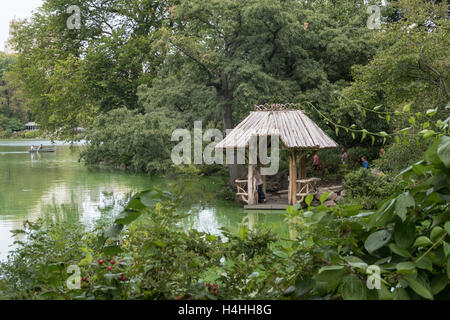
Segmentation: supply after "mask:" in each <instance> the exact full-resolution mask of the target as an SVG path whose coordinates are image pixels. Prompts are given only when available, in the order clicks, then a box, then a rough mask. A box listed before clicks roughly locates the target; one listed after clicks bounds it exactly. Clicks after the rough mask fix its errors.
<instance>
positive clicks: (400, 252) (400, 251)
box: [388, 243, 411, 258]
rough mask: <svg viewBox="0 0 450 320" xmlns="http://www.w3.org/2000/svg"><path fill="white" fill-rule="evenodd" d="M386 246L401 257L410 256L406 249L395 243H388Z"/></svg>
mask: <svg viewBox="0 0 450 320" xmlns="http://www.w3.org/2000/svg"><path fill="white" fill-rule="evenodd" d="M388 247H389V249H391V251H392V252H393V253H395V254H398V255H399V256H401V257H404V258H410V257H411V254H410V253H409V252H408V250H406V249H404V248H401V247H399V246H398V245H396V244H395V243H390V244H389V246H388Z"/></svg>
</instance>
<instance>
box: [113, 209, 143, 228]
mask: <svg viewBox="0 0 450 320" xmlns="http://www.w3.org/2000/svg"><path fill="white" fill-rule="evenodd" d="M142 208H144V206H142ZM141 215H142V211H130V210H125V211H123V212H122V213H121V214H119V215H118V216H117V218H116V220H115V223H117V224H121V225H124V226H126V225H128V224H130V223H131V222H133V221H134V220H136V219H137V218H139V217H140V216H141Z"/></svg>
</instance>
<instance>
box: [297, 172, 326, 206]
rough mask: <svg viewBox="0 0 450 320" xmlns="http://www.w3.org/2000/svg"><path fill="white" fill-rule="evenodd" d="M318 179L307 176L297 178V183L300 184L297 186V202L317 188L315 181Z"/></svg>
mask: <svg viewBox="0 0 450 320" xmlns="http://www.w3.org/2000/svg"><path fill="white" fill-rule="evenodd" d="M319 181H320V178H309V179H301V180H297V184H300V186H298V185H297V187H298V192H297V197H299V198H300V199H299V200H298V202H299V203H301V202H303V200H305V198H306V197H307V196H308V195H310V194H311V193H313V194H314V193H315V192H316V189H317V183H318V182H319Z"/></svg>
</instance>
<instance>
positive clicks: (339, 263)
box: [294, 136, 450, 300]
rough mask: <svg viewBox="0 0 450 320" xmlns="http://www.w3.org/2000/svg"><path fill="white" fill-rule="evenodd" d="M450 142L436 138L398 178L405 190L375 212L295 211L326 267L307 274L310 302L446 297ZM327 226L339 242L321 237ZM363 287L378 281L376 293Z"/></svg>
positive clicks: (344, 209) (449, 292) (449, 291)
mask: <svg viewBox="0 0 450 320" xmlns="http://www.w3.org/2000/svg"><path fill="white" fill-rule="evenodd" d="M449 141H450V138H449V137H448V136H443V137H441V138H440V139H437V140H436V141H435V143H434V144H433V145H432V146H431V147H430V148H429V149H428V150H427V152H426V153H425V160H422V161H420V162H418V163H416V164H414V165H412V166H410V167H409V168H408V169H406V170H405V171H404V172H403V173H402V176H403V178H404V179H405V180H406V181H407V182H408V183H409V184H410V186H409V187H408V188H407V190H406V191H405V192H397V193H395V194H394V195H393V196H391V197H389V198H388V199H386V200H385V201H383V202H382V203H380V205H379V206H378V209H377V210H376V211H375V212H368V213H365V214H363V213H361V214H358V215H355V214H356V213H357V212H358V210H356V212H355V211H353V212H351V211H350V210H349V209H350V207H340V208H339V207H338V208H336V209H333V210H332V211H329V212H327V211H326V210H325V211H324V210H323V209H321V210H318V209H317V208H316V209H311V208H308V211H306V212H304V213H301V212H297V213H294V216H298V217H302V219H303V221H305V222H308V221H309V224H310V230H311V231H310V232H311V233H312V234H317V233H320V237H319V239H317V240H315V239H314V238H313V239H312V241H311V245H312V247H313V248H316V251H315V252H316V255H317V256H318V258H319V259H320V260H321V261H324V262H326V263H327V265H326V266H323V267H321V268H320V269H319V270H318V271H317V273H316V274H315V275H314V276H313V281H314V282H313V285H312V286H311V288H310V289H309V294H310V295H311V296H314V295H319V296H321V297H324V298H331V299H336V298H343V299H380V300H385V299H390V300H392V299H396V300H398V299H401V300H405V299H422V298H424V299H448V298H449V297H450V296H449V295H450V286H449V276H450V275H449V274H448V265H449V256H448V255H449V254H450V246H449V245H448V239H450V238H449V237H450V236H449V234H450V233H449V231H450V210H449V201H450V198H449V197H448V194H450V184H449V181H450V180H449V179H448V177H449V176H450V171H449V169H450V166H449V164H448V163H447V162H446V160H447V156H448V154H449V152H450V146H449V143H448V142H449ZM438 150H440V152H439V151H438ZM330 226H335V227H336V231H337V232H336V233H337V236H334V237H330V238H329V237H324V236H323V235H322V234H323V232H324V230H326V229H327V228H329V227H330ZM339 234H340V237H339ZM325 239H326V240H325ZM316 241H317V242H316ZM321 241H322V242H321ZM324 241H326V243H327V245H326V246H324V245H323V244H322V243H323V242H324ZM374 270H378V271H379V273H376V272H375V273H374ZM368 282H370V283H371V284H372V285H374V284H375V283H378V284H377V286H378V285H379V286H378V287H377V288H376V289H377V290H375V289H373V288H372V287H371V286H369V285H366V283H368Z"/></svg>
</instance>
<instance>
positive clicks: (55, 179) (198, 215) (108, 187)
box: [0, 140, 289, 259]
mask: <svg viewBox="0 0 450 320" xmlns="http://www.w3.org/2000/svg"><path fill="white" fill-rule="evenodd" d="M41 143H42V144H44V145H49V144H50V142H49V141H36V140H34V141H26V140H17V141H14V140H0V259H4V258H5V257H6V255H7V253H8V251H9V250H11V248H12V244H13V238H12V234H11V232H10V230H13V229H18V228H22V226H23V223H24V221H26V220H27V219H28V220H30V221H35V220H36V219H38V218H39V217H47V218H52V219H53V220H56V221H58V219H66V220H73V221H81V222H82V223H84V224H86V225H89V224H92V223H93V222H95V221H96V220H97V219H100V218H102V217H104V216H105V215H109V216H113V215H116V214H118V213H119V212H120V211H121V209H122V208H123V206H124V204H125V203H126V200H127V199H129V197H130V196H131V195H132V194H133V193H134V192H137V191H139V190H142V189H145V188H149V187H152V186H158V187H160V188H166V187H167V184H169V187H170V185H172V184H177V185H181V186H182V189H183V190H182V191H183V193H184V194H185V198H186V201H185V204H184V207H183V208H181V209H180V210H185V211H186V212H189V213H190V215H189V217H188V218H187V219H186V220H185V221H184V224H185V227H186V228H191V227H192V228H195V229H198V230H200V231H205V232H209V233H212V234H220V233H221V230H220V228H222V227H228V228H230V229H231V230H237V229H238V228H239V226H240V225H242V224H246V225H247V226H249V227H250V228H253V227H254V226H256V225H258V224H264V225H267V226H270V227H271V228H273V229H274V230H275V231H276V232H278V233H281V234H285V235H286V234H287V233H288V232H289V231H288V229H287V227H286V225H285V223H284V222H283V219H284V217H283V215H282V214H281V213H275V212H255V211H251V212H250V211H244V210H243V209H242V206H241V205H239V204H235V203H233V202H230V201H223V200H222V201H221V200H218V199H216V198H217V197H216V196H215V195H214V193H213V192H212V191H214V190H217V188H218V187H219V186H220V184H221V183H223V182H222V179H221V178H220V177H209V178H191V179H189V181H168V180H167V179H162V178H159V177H157V178H149V177H148V176H145V175H134V174H129V173H125V172H122V171H118V170H107V169H99V168H95V169H93V168H88V167H86V166H84V165H83V163H79V162H78V154H79V149H80V148H82V146H73V147H70V146H68V145H63V144H58V143H57V144H56V145H57V146H56V148H57V149H56V152H53V153H40V154H39V153H29V152H28V150H29V148H30V146H31V145H32V144H33V145H39V144H41ZM178 180H179V179H178ZM178 188H179V187H178Z"/></svg>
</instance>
